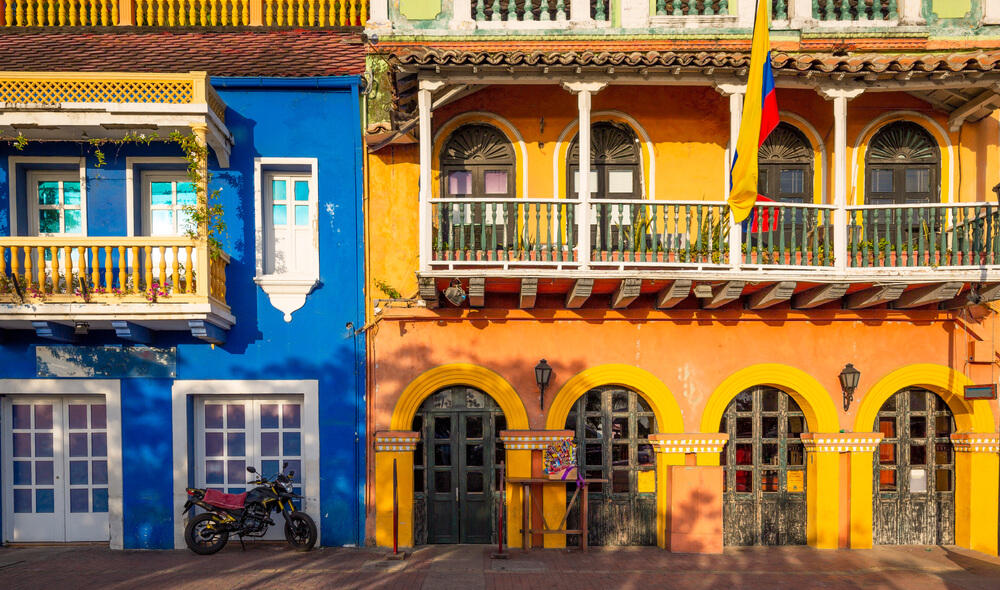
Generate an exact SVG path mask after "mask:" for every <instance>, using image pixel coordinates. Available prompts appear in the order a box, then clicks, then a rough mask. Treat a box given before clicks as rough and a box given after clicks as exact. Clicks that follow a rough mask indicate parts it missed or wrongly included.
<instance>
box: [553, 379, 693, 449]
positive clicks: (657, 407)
mask: <svg viewBox="0 0 1000 590" xmlns="http://www.w3.org/2000/svg"><path fill="white" fill-rule="evenodd" d="M602 385H621V386H622V387H628V388H629V389H632V390H634V391H635V392H636V393H638V394H639V395H641V396H642V397H643V399H645V400H646V401H648V402H649V405H650V406H651V407H652V408H653V413H654V414H655V415H656V424H657V425H658V428H659V432H663V433H674V432H678V433H679V432H684V419H683V417H682V416H681V408H680V406H678V405H677V400H676V399H674V394H673V393H671V392H670V390H669V389H667V386H666V385H664V384H663V381H660V380H659V379H657V378H656V376H655V375H653V374H652V373H650V372H648V371H644V370H642V369H640V368H638V367H633V366H630V365H619V364H609V365H600V366H598V367H594V368H591V369H587V370H586V371H583V372H581V373H578V374H577V375H575V376H574V377H573V378H572V379H570V380H569V381H567V382H566V384H565V385H563V386H562V387H561V388H560V389H559V393H557V394H556V397H555V399H553V400H552V404H551V405H550V406H549V414H548V417H547V418H546V419H545V428H546V429H547V430H562V428H563V427H564V426H565V425H566V417H567V416H568V415H569V412H570V410H571V409H573V404H574V403H575V402H576V400H577V399H578V398H579V397H580V396H581V395H583V394H584V393H587V392H588V391H590V390H591V389H593V388H595V387H600V386H602Z"/></svg>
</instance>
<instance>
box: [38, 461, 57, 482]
mask: <svg viewBox="0 0 1000 590" xmlns="http://www.w3.org/2000/svg"><path fill="white" fill-rule="evenodd" d="M54 466H55V463H53V462H52V461H35V485H36V486H50V485H52V484H53V483H55V473H54Z"/></svg>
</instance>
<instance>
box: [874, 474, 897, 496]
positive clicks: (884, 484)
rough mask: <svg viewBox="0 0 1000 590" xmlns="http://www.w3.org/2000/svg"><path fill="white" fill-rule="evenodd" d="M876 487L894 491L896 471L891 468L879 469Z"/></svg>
mask: <svg viewBox="0 0 1000 590" xmlns="http://www.w3.org/2000/svg"><path fill="white" fill-rule="evenodd" d="M878 489H879V490H880V491H883V492H895V491H896V471H895V470H893V469H885V470H882V471H879V474H878Z"/></svg>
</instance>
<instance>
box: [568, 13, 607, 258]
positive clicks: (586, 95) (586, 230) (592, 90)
mask: <svg viewBox="0 0 1000 590" xmlns="http://www.w3.org/2000/svg"><path fill="white" fill-rule="evenodd" d="M574 6H575V4H574ZM588 6H589V4H588ZM605 86H607V84H606V83H604V82H565V83H563V88H565V89H566V90H568V91H570V92H572V93H573V94H575V95H576V104H577V108H578V110H579V118H580V129H579V132H580V135H579V138H580V139H579V142H580V162H579V166H580V173H579V174H580V179H579V182H578V183H577V187H578V189H579V201H580V208H579V211H578V212H577V216H576V227H577V244H576V248H577V256H578V257H579V261H580V268H581V269H582V270H587V269H589V268H590V251H591V249H592V246H591V244H590V104H591V100H592V98H593V95H595V94H597V93H598V92H600V91H601V90H602V89H604V87H605ZM572 182H573V179H572V178H570V179H569V183H571V184H570V186H567V187H566V189H567V192H568V193H569V194H570V195H572V194H573V185H572Z"/></svg>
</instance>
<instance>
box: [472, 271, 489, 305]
mask: <svg viewBox="0 0 1000 590" xmlns="http://www.w3.org/2000/svg"><path fill="white" fill-rule="evenodd" d="M468 298H469V307H482V306H484V305H486V277H472V278H470V279H469V296H468Z"/></svg>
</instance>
